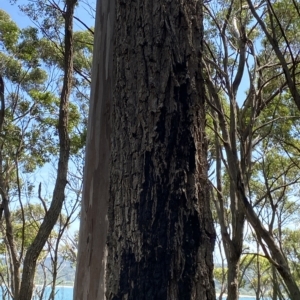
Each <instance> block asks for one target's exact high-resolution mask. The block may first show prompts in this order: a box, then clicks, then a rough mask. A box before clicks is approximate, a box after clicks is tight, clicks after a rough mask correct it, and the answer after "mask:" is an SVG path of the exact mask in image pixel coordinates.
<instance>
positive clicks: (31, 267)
mask: <svg viewBox="0 0 300 300" xmlns="http://www.w3.org/2000/svg"><path fill="white" fill-rule="evenodd" d="M76 3H77V0H67V1H66V13H65V14H64V18H65V56H64V82H63V88H62V92H61V98H60V107H59V120H58V126H57V128H58V135H59V161H58V167H57V177H56V182H55V186H54V191H53V198H52V202H51V205H50V208H49V210H48V211H47V213H46V215H45V218H44V220H43V222H42V224H41V226H40V228H39V231H38V233H37V235H36V237H35V239H34V241H33V243H32V244H31V245H30V247H29V248H28V250H27V253H26V256H25V259H24V264H23V274H22V283H21V289H20V298H19V299H20V300H31V297H32V293H33V285H34V282H33V281H34V275H35V270H36V263H37V259H38V257H39V255H40V253H41V251H42V249H43V247H44V245H45V243H46V242H47V239H48V238H49V235H50V233H51V231H52V229H53V227H54V225H55V223H56V222H57V219H58V217H59V214H60V213H61V209H62V205H63V201H64V200H65V187H66V184H67V174H68V162H69V156H70V139H69V134H68V116H69V97H70V94H71V89H72V78H73V15H74V8H75V5H76Z"/></svg>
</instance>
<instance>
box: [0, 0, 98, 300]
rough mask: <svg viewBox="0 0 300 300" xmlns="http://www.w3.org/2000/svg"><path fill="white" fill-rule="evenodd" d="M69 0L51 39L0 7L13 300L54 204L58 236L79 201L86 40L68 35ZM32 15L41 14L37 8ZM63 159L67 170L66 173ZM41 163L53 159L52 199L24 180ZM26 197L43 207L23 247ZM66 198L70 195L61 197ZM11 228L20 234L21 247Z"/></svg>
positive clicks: (1, 162) (26, 289) (4, 188)
mask: <svg viewBox="0 0 300 300" xmlns="http://www.w3.org/2000/svg"><path fill="white" fill-rule="evenodd" d="M75 3H76V1H75V2H74V1H71V2H68V5H67V8H68V9H67V11H63V12H64V14H60V15H56V21H57V23H56V25H58V26H61V25H63V27H65V29H64V30H63V31H62V32H61V31H59V34H60V36H54V35H52V36H51V37H52V39H51V40H49V39H48V38H49V36H48V35H47V33H49V32H47V31H46V29H47V27H45V28H43V29H44V30H42V31H41V28H37V27H29V28H25V29H19V28H18V26H17V25H16V24H15V23H14V22H13V21H12V20H11V19H10V18H9V16H8V15H7V14H6V13H5V12H3V11H0V14H1V21H0V31H1V39H0V47H1V52H0V74H1V120H0V121H1V122H0V123H1V143H0V146H1V147H0V158H1V159H0V168H1V175H0V183H1V200H2V210H1V212H2V211H3V220H4V223H3V221H2V225H3V230H4V231H3V232H4V235H3V238H4V240H5V241H7V243H6V246H7V247H8V250H9V251H8V252H7V253H9V259H10V260H11V262H12V264H11V266H12V268H11V270H10V271H11V272H10V274H11V277H10V282H9V285H7V288H8V291H9V293H10V295H11V296H13V297H14V299H31V295H32V288H33V280H34V275H35V268H36V264H37V262H38V259H39V257H40V254H41V253H42V251H44V250H45V249H46V248H45V244H46V243H47V240H48V238H49V236H50V234H51V232H52V230H53V228H54V226H55V224H56V221H57V219H58V218H59V216H60V214H61V209H62V207H63V206H64V212H67V213H68V215H67V218H66V219H65V221H66V222H64V225H62V227H60V228H61V229H60V230H59V234H60V235H61V234H62V233H63V231H64V230H65V229H64V228H65V226H67V224H69V223H70V222H71V221H72V220H71V219H70V218H71V217H72V215H73V216H74V213H75V211H74V210H75V209H76V207H78V203H79V200H80V195H81V192H80V189H81V188H80V184H78V181H80V179H81V178H80V174H81V172H82V170H80V169H82V161H80V157H79V155H82V154H83V153H84V150H83V145H84V144H85V135H86V133H85V132H86V130H85V123H86V112H87V104H86V100H85V98H86V91H88V86H89V83H88V80H89V78H88V77H89V73H88V72H89V71H88V70H89V64H90V62H89V57H90V55H89V53H90V52H91V50H92V40H93V37H92V35H91V33H86V32H84V31H80V32H79V31H78V32H76V33H75V34H74V36H75V38H74V39H73V31H72V30H73V29H72V20H73V16H72V11H73V9H74V5H75ZM72 7H73V8H72ZM53 10H55V11H56V8H53ZM28 12H29V11H28ZM48 12H49V10H48ZM39 13H40V14H39V16H40V17H41V16H42V14H41V11H39ZM45 19H46V18H45ZM64 24H65V26H64ZM48 29H49V28H48ZM41 32H42V33H43V34H41ZM61 38H62V39H63V40H62V39H61ZM74 40H75V41H74ZM82 40H84V43H83V42H82ZM73 41H74V43H73ZM73 53H74V55H73ZM73 60H74V61H75V63H74V66H75V67H74V68H73V65H72V61H73ZM75 69H76V70H75ZM74 72H77V73H76V74H78V73H80V77H79V76H78V77H76V75H75V76H73V73H74ZM83 75H84V76H83ZM82 78H84V79H82ZM70 95H72V100H74V99H76V98H77V102H76V101H72V103H70V102H69V98H70ZM74 96H76V98H75V97H74ZM79 100H80V101H79ZM70 159H71V172H69V173H68V175H67V172H68V170H69V168H68V161H69V160H70ZM49 162H51V163H56V162H57V166H58V169H57V178H56V185H55V187H54V193H53V197H52V201H48V200H47V199H45V198H44V197H43V196H42V193H41V185H40V186H39V189H38V192H37V185H36V183H35V182H34V180H30V175H31V174H33V173H34V171H35V170H36V169H38V168H40V167H42V166H44V165H45V164H47V163H49ZM78 163H79V164H78ZM77 166H78V168H79V169H76V168H77ZM66 185H67V189H66ZM67 193H68V194H69V193H72V194H70V195H68V194H67ZM37 194H38V195H37ZM66 194H67V195H66ZM34 198H35V199H36V200H35V201H39V202H40V203H41V207H43V220H42V221H40V222H38V223H36V224H37V225H38V226H37V231H36V232H34V231H32V232H31V234H32V235H33V236H31V243H30V245H26V239H27V238H28V230H27V229H26V228H27V227H28V226H27V224H28V222H29V219H28V215H26V214H25V211H24V207H25V206H24V205H25V203H24V200H25V201H28V199H34ZM70 198H71V199H72V198H73V199H74V200H71V201H69V200H68V199H70ZM66 201H67V202H66ZM16 206H17V207H20V209H21V212H22V213H21V225H18V226H17V225H16V223H15V222H13V221H12V216H13V210H14V207H16ZM1 216H2V214H1ZM32 220H34V219H31V221H32ZM20 226H21V227H20ZM16 230H18V232H19V235H20V236H21V238H20V240H21V244H20V243H19V242H18V240H17V237H16V235H15V232H16ZM35 233H36V234H35ZM56 248H57V247H56ZM56 250H57V249H56ZM21 276H22V278H21Z"/></svg>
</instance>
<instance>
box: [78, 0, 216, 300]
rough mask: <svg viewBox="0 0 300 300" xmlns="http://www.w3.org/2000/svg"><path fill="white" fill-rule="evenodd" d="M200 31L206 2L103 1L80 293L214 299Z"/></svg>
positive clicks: (88, 296)
mask: <svg viewBox="0 0 300 300" xmlns="http://www.w3.org/2000/svg"><path fill="white" fill-rule="evenodd" d="M114 20H116V22H115V24H114ZM202 35H203V33H202V3H201V2H200V1H196V0H185V1H183V0H180V1H179V0H173V1H168V0H160V1H158V0H151V1H150V0H143V1H138V2H137V1H132V0H128V1H117V2H115V1H107V0H106V1H105V0H101V1H100V3H98V8H97V17H96V41H95V52H94V63H93V65H94V69H93V84H92V94H91V107H90V110H91V112H90V120H89V135H88V147H87V161H86V170H85V187H84V203H83V207H82V215H81V229H80V241H79V253H78V266H77V275H76V283H75V296H74V299H78V300H79V299H80V300H83V299H93V300H97V299H101V300H102V299H114V300H117V299H172V300H176V299H203V300H206V299H215V290H214V282H213V278H212V268H213V263H212V251H213V246H214V240H215V232H214V229H213V222H212V216H211V211H210V204H209V202H210V201H209V188H208V181H207V160H206V146H207V145H206V140H205V135H204V125H205V110H204V100H203V99H204V89H203V80H202V70H201V53H202ZM113 45H114V49H113V48H112V46H113ZM111 53H114V57H113V64H112V56H111ZM112 92H113V93H112ZM112 95H113V96H112ZM109 124H111V128H110V125H109ZM110 163H111V165H110ZM109 174H110V176H109ZM106 209H108V211H106ZM106 213H107V214H106ZM106 220H108V224H109V225H108V224H107V221H106ZM107 225H108V227H107ZM107 228H108V229H107ZM106 235H107V238H106ZM105 242H107V244H106V246H105Z"/></svg>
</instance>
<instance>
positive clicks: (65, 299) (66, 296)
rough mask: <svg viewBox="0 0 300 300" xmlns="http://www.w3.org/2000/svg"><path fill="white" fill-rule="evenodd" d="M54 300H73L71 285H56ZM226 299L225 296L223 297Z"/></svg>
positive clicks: (47, 294)
mask: <svg viewBox="0 0 300 300" xmlns="http://www.w3.org/2000/svg"><path fill="white" fill-rule="evenodd" d="M50 291H51V290H50V288H46V290H45V297H44V300H47V299H48V297H49V295H50ZM56 292H57V293H56V296H55V300H73V287H66V286H58V287H57V288H56ZM223 299H224V300H226V297H224V298H223ZM32 300H39V298H34V297H33V298H32ZM239 300H256V298H255V297H250V296H248V297H240V298H239Z"/></svg>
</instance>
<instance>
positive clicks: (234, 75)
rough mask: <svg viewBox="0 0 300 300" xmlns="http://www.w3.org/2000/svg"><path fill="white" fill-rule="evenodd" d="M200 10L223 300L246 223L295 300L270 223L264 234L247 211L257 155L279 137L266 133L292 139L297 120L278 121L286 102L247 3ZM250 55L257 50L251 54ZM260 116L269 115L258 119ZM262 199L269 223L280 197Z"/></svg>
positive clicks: (284, 82) (288, 114) (273, 55)
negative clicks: (224, 268)
mask: <svg viewBox="0 0 300 300" xmlns="http://www.w3.org/2000/svg"><path fill="white" fill-rule="evenodd" d="M260 8H261V6H260ZM205 11H206V15H207V18H206V50H205V56H204V57H203V58H204V59H203V64H204V66H205V68H206V72H205V82H206V88H207V93H208V96H207V103H208V105H209V111H210V116H211V122H208V126H209V127H210V130H211V132H213V134H214V142H213V146H212V148H211V155H212V158H213V159H214V161H215V164H214V166H215V170H216V172H215V180H214V181H213V183H214V186H215V189H214V191H215V193H214V203H215V205H216V210H217V214H218V223H219V225H220V231H221V234H222V239H223V243H224V249H225V254H226V258H227V261H228V299H237V298H238V275H239V264H240V259H241V255H242V253H243V238H244V234H243V227H244V224H245V217H246V218H247V220H248V221H249V223H250V224H251V225H252V227H253V229H254V230H255V233H256V236H257V238H258V241H259V243H260V245H261V248H262V249H263V251H264V255H265V256H266V257H267V258H268V259H269V261H270V262H271V263H272V264H273V265H274V266H275V268H276V269H277V271H278V272H279V273H280V275H281V276H282V278H283V280H284V282H285V284H286V286H287V289H288V291H289V296H290V298H291V299H298V298H299V288H298V287H297V284H296V282H295V279H294V278H293V276H292V273H291V270H290V267H289V265H288V262H287V260H286V259H285V254H284V253H283V251H282V249H281V248H280V244H278V243H277V242H276V240H275V239H274V233H273V232H272V231H273V228H272V226H274V221H272V220H271V219H270V220H269V221H270V223H268V225H269V230H267V229H266V228H265V226H264V225H263V223H264V220H262V219H261V218H260V217H261V215H260V214H259V212H258V210H256V208H255V205H253V203H255V200H258V199H255V197H256V196H257V194H256V193H255V190H253V176H255V175H256V173H257V172H259V171H258V169H259V168H260V167H264V166H263V164H261V163H262V161H263V159H264V154H265V153H264V152H263V151H260V150H261V149H262V148H264V147H265V145H266V143H265V139H266V137H268V135H269V134H271V135H272V141H273V143H274V141H275V140H276V138H277V141H278V138H279V136H280V134H281V136H280V137H281V138H282V132H281V133H278V132H277V134H279V135H277V136H276V135H275V132H273V129H276V128H277V130H278V129H282V128H284V126H285V127H286V128H285V132H286V133H287V134H288V135H291V134H292V132H293V131H294V130H295V128H297V126H298V125H297V122H296V123H295V121H294V120H296V119H297V113H295V112H294V110H293V109H292V111H285V112H284V114H282V107H284V105H286V101H287V97H288V96H289V93H288V92H289V90H288V89H287V88H288V87H289V82H288V79H287V77H286V74H285V73H286V72H285V69H283V70H282V68H281V61H280V60H278V58H277V52H276V51H274V50H273V48H272V45H270V43H269V42H268V39H264V37H263V36H261V35H260V32H259V30H258V28H259V27H258V24H259V21H258V20H257V19H256V18H255V16H253V15H252V12H251V10H250V9H249V7H248V5H247V3H245V2H243V1H228V2H224V3H222V4H220V3H219V2H217V1H216V3H214V2H209V3H207V4H206V6H205ZM262 15H263V14H262ZM256 49H259V51H258V52H256ZM297 63H298V62H297V61H294V62H293V64H292V68H293V69H297ZM245 82H247V85H245ZM242 89H243V90H242ZM243 92H244V93H243ZM291 94H292V93H291ZM280 105H281V106H280ZM289 107H292V105H289ZM266 111H268V113H269V114H266V113H264V112H266ZM293 121H294V122H293ZM293 144H294V141H293ZM269 146H270V144H268V147H269ZM264 149H265V148H264ZM275 149H276V150H277V149H278V148H275V147H273V150H272V148H268V151H270V154H271V151H273V152H272V153H273V154H274V150H275ZM277 151H279V150H277ZM280 151H281V152H278V153H280V155H281V156H282V155H285V156H286V154H284V153H283V152H284V151H283V150H282V148H281V150H280ZM271 155H272V154H271ZM290 158H291V157H290ZM298 159H299V158H298V157H296V160H294V161H293V160H292V159H291V160H289V163H287V164H284V165H283V166H284V168H285V169H283V170H281V171H282V172H283V173H282V174H283V175H284V174H287V173H288V172H290V171H291V169H293V171H294V172H295V170H296V168H297V164H298V163H297V161H298ZM274 163H275V160H273V164H274ZM291 165H292V167H291ZM275 167H276V166H275V165H274V168H275ZM265 171H266V169H264V170H263V171H262V172H265ZM290 174H291V172H290ZM294 175H295V173H294ZM289 178H291V177H289ZM265 179H266V180H265V189H266V190H267V191H268V192H270V188H269V187H268V182H270V181H271V180H272V174H270V173H268V176H267V178H266V177H265ZM251 180H252V182H251ZM259 180H261V178H260V179H259ZM273 181H276V182H277V183H276V184H277V187H278V193H279V192H280V191H281V190H284V189H285V187H286V186H289V185H292V184H297V183H298V176H297V175H296V178H294V179H293V180H291V179H289V182H288V183H286V185H285V184H284V183H283V182H282V178H281V177H280V176H279V175H278V176H277V178H276V180H273ZM273 184H274V183H273ZM275 191H276V190H275ZM272 192H273V194H274V191H273V190H272ZM273 197H274V198H275V197H276V195H275V194H274V195H273ZM263 199H264V201H267V202H268V204H270V205H271V206H272V207H273V208H274V210H273V216H275V214H276V212H277V209H278V204H279V202H280V201H281V200H282V197H279V198H278V199H277V200H275V199H273V198H271V197H269V198H268V195H267V196H266V195H265V196H264V197H263ZM273 200H274V201H273ZM260 203H261V202H260ZM264 203H266V202H264ZM275 203H277V205H276V204H275ZM280 203H283V202H280ZM256 205H257V204H256ZM271 215H272V214H271ZM273 219H274V218H273ZM276 224H277V225H278V224H279V223H276Z"/></svg>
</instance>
